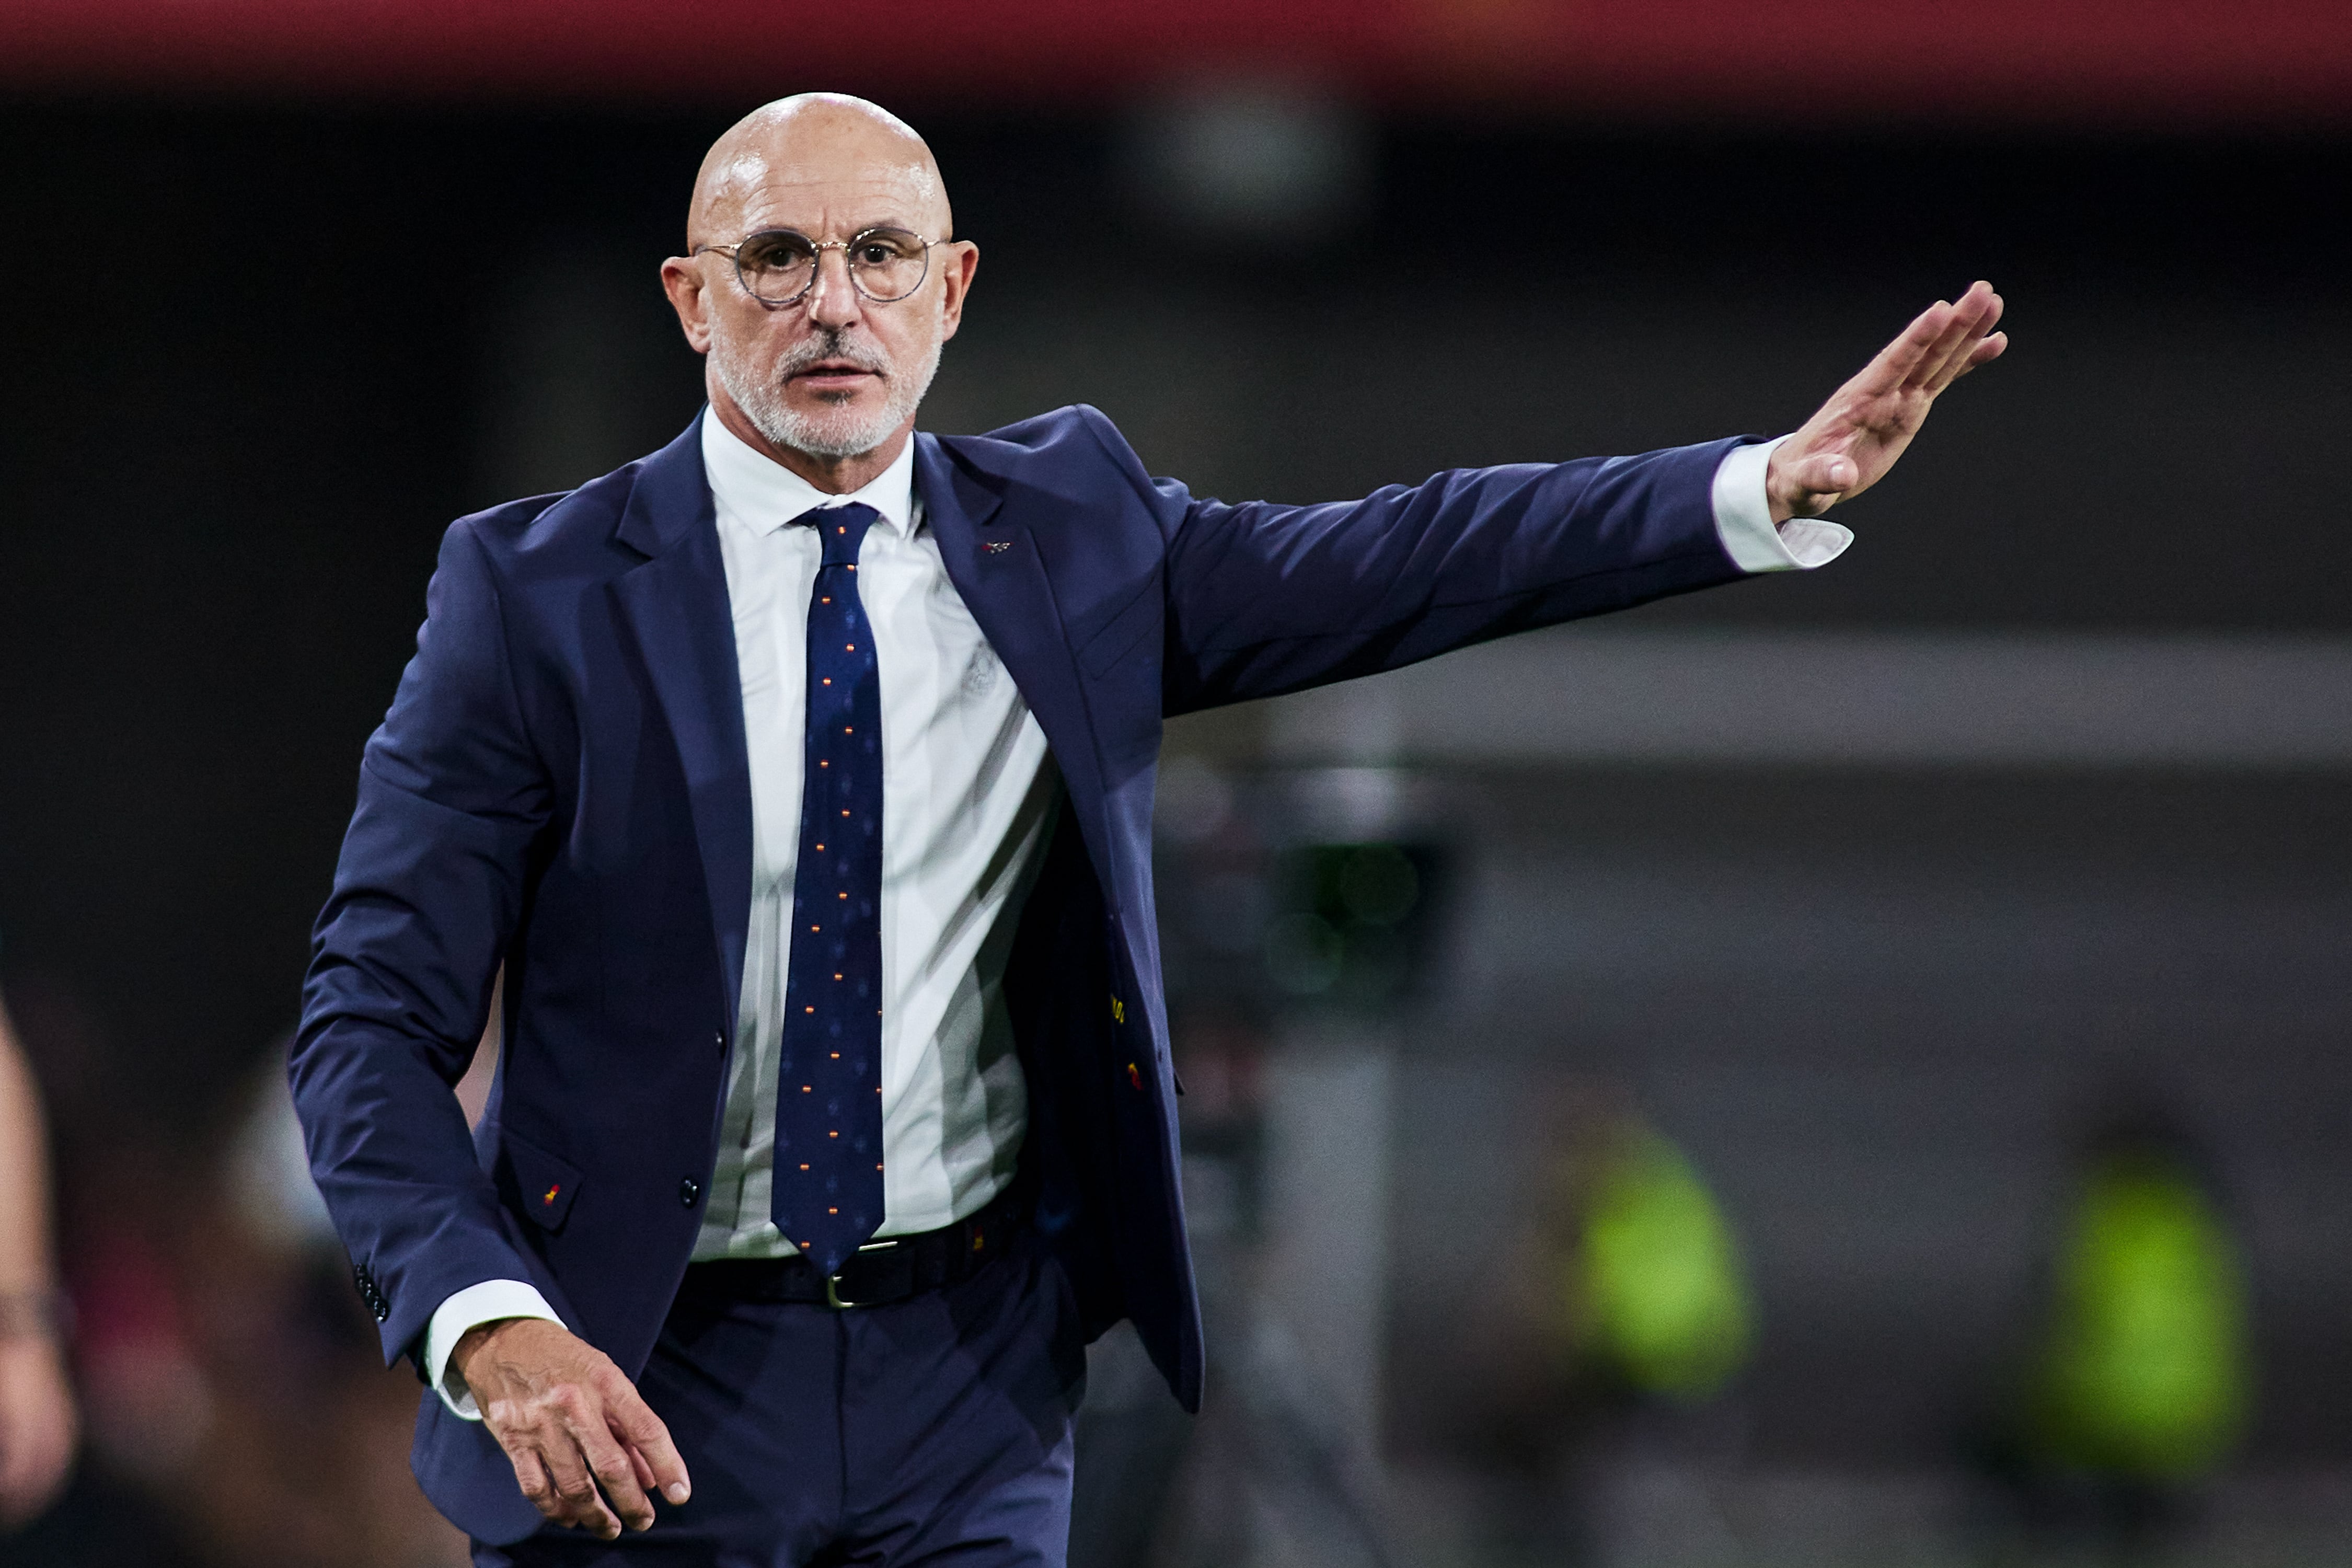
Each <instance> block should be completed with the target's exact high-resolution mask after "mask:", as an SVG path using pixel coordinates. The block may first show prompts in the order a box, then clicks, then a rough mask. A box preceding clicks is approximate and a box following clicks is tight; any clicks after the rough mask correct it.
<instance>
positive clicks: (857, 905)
mask: <svg viewBox="0 0 2352 1568" xmlns="http://www.w3.org/2000/svg"><path fill="white" fill-rule="evenodd" d="M877 515H878V514H877V512H876V511H875V510H874V509H873V508H872V507H869V506H863V505H859V504H857V503H856V502H852V503H851V504H849V505H847V506H838V507H828V508H825V509H824V510H818V511H813V512H810V513H808V514H807V515H806V516H805V517H803V519H802V521H804V522H808V523H811V524H814V526H815V528H816V531H817V534H818V536H819V537H820V538H821V539H822V540H823V541H824V564H823V565H821V566H819V567H818V568H817V574H816V587H815V588H814V590H813V591H812V592H811V593H810V595H809V614H808V721H807V724H806V728H805V730H804V731H803V733H804V736H805V739H804V741H803V761H802V771H801V852H800V865H799V868H798V870H797V871H796V872H795V873H794V876H793V931H792V943H791V953H792V958H791V963H790V964H789V966H788V967H787V970H786V973H785V979H784V1028H783V1039H782V1046H781V1047H780V1049H779V1050H778V1051H777V1053H776V1056H777V1062H776V1068H777V1077H776V1168H775V1189H774V1195H773V1197H772V1200H771V1203H770V1213H771V1215H772V1217H773V1218H774V1220H775V1222H776V1228H777V1229H778V1230H780V1231H782V1232H783V1234H784V1238H785V1239H786V1240H788V1241H790V1242H791V1243H793V1246H795V1247H799V1248H800V1249H801V1250H802V1251H803V1253H805V1254H807V1255H808V1257H809V1258H810V1260H811V1261H813V1262H814V1263H815V1264H816V1266H817V1267H818V1268H821V1269H823V1270H824V1272H825V1273H826V1274H828V1275H831V1274H838V1273H839V1272H841V1266H842V1264H843V1263H845V1262H846V1261H847V1260H848V1259H849V1258H850V1257H851V1256H852V1255H853V1254H855V1253H856V1250H857V1248H858V1246H859V1244H860V1243H862V1242H864V1241H865V1240H866V1238H867V1237H870V1236H872V1235H873V1234H874V1232H875V1230H876V1229H877V1227H878V1226H880V1225H881V1223H882V683H881V678H880V675H879V673H878V671H877V667H876V665H875V662H874V637H873V634H872V632H871V630H870V629H869V628H868V627H867V626H866V612H865V609H864V607H863V606H862V605H860V604H859V603H858V598H857V549H858V546H859V545H860V544H862V543H863V542H865V539H866V529H867V527H868V526H869V525H871V524H872V523H873V521H874V520H875V518H876V517H877Z"/></svg>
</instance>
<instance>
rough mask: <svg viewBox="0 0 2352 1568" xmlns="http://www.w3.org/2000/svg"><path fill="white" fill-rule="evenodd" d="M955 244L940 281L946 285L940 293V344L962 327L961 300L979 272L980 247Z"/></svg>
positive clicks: (962, 242)
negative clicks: (974, 275)
mask: <svg viewBox="0 0 2352 1568" xmlns="http://www.w3.org/2000/svg"><path fill="white" fill-rule="evenodd" d="M954 243H955V254H954V257H953V258H952V259H950V261H949V263H948V265H947V268H946V270H945V276H944V278H943V279H942V281H943V282H945V284H946V285H947V287H946V288H944V289H941V290H940V342H947V341H948V340H949V339H950V338H951V337H953V336H955V335H956V329H957V328H958V327H960V326H961V325H963V298H964V296H965V295H966V294H967V293H969V292H970V291H971V279H972V275H973V274H974V273H976V272H978V271H979V270H980V247H978V246H977V245H974V244H973V243H972V242H971V241H970V240H968V239H960V240H957V241H955V242H954Z"/></svg>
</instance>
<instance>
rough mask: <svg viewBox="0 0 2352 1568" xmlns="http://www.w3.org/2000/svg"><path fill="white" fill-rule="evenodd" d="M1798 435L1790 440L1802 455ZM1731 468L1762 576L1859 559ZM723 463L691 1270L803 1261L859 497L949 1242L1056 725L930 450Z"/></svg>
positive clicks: (476, 1302)
mask: <svg viewBox="0 0 2352 1568" xmlns="http://www.w3.org/2000/svg"><path fill="white" fill-rule="evenodd" d="M1782 439H1786V437H1783V438H1782ZM1779 444H1780V443H1779V442H1772V443H1769V444H1768V445H1763V446H1748V447H1738V448H1735V449H1734V450H1733V451H1732V452H1731V454H1730V455H1729V456H1727V458H1724V460H1723V462H1722V464H1721V465H1720V466H1719V467H1718V468H1717V470H1716V475H1715V483H1714V489H1713V491H1712V500H1713V502H1714V508H1715V523H1716V531H1717V535H1718V536H1719V537H1720V538H1721V540H1722V542H1723V546H1724V549H1725V551H1726V552H1727V553H1728V554H1729V555H1730V556H1731V559H1732V561H1733V563H1735V564H1737V565H1738V566H1739V567H1740V568H1741V569H1742V570H1743V571H1747V572H1780V571H1790V570H1797V569H1807V568H1811V567H1814V566H1819V565H1822V564H1824V563H1827V562H1829V561H1831V560H1832V559H1834V558H1835V557H1836V556H1838V555H1839V554H1840V553H1842V552H1843V551H1844V549H1845V547H1846V546H1847V545H1848V544H1850V543H1852V542H1853V534H1852V533H1851V532H1850V531H1847V530H1846V529H1845V528H1843V527H1842V526H1841V525H1839V524H1837V523H1833V522H1826V521H1821V520H1819V519H1793V520H1791V521H1789V522H1787V523H1783V524H1781V525H1780V526H1779V527H1777V528H1776V527H1775V526H1774V525H1773V522H1772V520H1771V514H1770V510H1769V505H1768V503H1767V501H1766V499H1765V493H1764V469H1765V465H1766V463H1767V461H1768V460H1769V458H1770V456H1771V451H1772V448H1773V447H1776V446H1778V445H1779ZM702 460H703V466H704V469H705V471H706V472H707V473H708V475H709V481H710V490H711V495H712V497H713V499H714V500H715V501H716V503H717V511H718V519H719V553H720V555H721V557H722V558H723V560H724V562H725V564H726V572H727V595H728V602H729V605H730V608H731V610H732V614H733V619H734V624H735V653H736V662H737V664H738V666H739V667H740V673H741V677H742V683H743V732H744V739H745V742H746V743H747V745H748V748H749V752H750V762H751V924H750V928H749V935H748V941H747V943H746V946H745V950H744V958H743V992H742V1005H741V1008H740V1014H739V1017H738V1028H737V1033H736V1050H735V1054H734V1057H733V1058H732V1066H731V1068H730V1075H729V1079H728V1085H727V1104H726V1109H725V1111H724V1114H723V1116H722V1118H721V1121H720V1125H719V1159H718V1165H717V1168H716V1170H715V1171H714V1172H713V1173H712V1178H711V1182H710V1186H709V1202H708V1203H707V1204H706V1205H704V1208H703V1222H702V1230H701V1233H700V1235H699V1236H698V1237H697V1238H696V1241H695V1246H694V1255H693V1256H694V1258H695V1260H696V1261H698V1262H700V1261H704V1260H708V1259H712V1258H779V1257H783V1256H786V1255H788V1254H790V1253H791V1252H793V1250H794V1249H793V1246H792V1244H791V1243H790V1242H788V1241H786V1240H785V1239H784V1238H783V1237H782V1235H780V1234H779V1233H778V1232H777V1230H776V1227H775V1225H774V1223H773V1222H772V1220H771V1219H770V1218H769V1217H768V1207H769V1194H770V1191H771V1179H772V1163H773V1158H774V1146H775V1121H776V1102H775V1077H776V1068H775V1049H776V1045H777V1042H778V1040H779V1038H780V1037H781V1033H782V1020H783V995H784V977H785V974H786V973H787V972H788V967H789V959H790V943H791V941H792V920H791V915H792V901H793V872H794V869H795V862H796V859H797V857H798V854H799V849H800V813H801V782H802V780H801V773H802V768H803V758H802V751H803V747H802V725H803V710H804V708H805V704H806V700H807V691H806V681H807V673H806V672H807V626H808V603H809V594H810V590H811V588H812V585H813V584H814V582H815V580H816V571H817V565H818V563H819V561H820V559H821V558H822V550H821V547H820V546H819V544H818V542H817V538H816V534H815V531H814V530H813V529H809V528H796V527H793V526H792V524H793V522H794V521H796V520H797V519H799V518H800V517H801V516H802V515H803V514H804V513H806V512H808V511H811V510H816V509H818V508H821V507H827V506H837V505H840V504H842V503H844V502H846V501H862V502H864V503H865V504H866V505H867V506H870V507H872V508H873V509H874V510H875V511H876V512H877V513H878V514H879V521H877V522H875V523H874V525H873V526H872V527H871V528H870V529H869V530H868V531H867V532H866V542H865V544H864V546H863V547H862V548H861V550H860V552H859V554H858V562H857V566H858V571H857V582H858V595H859V598H860V600H861V602H862V605H863V607H864V609H865V612H866V620H867V621H868V623H869V624H870V625H871V626H872V627H873V631H874V649H875V657H876V659H877V663H878V665H879V666H880V676H881V686H882V693H881V696H882V779H883V784H882V789H883V804H882V910H881V916H882V988H883V1009H882V1142H883V1147H884V1151H885V1152H884V1156H883V1167H884V1183H885V1187H884V1205H885V1213H886V1218H885V1219H884V1221H883V1224H882V1227H881V1229H880V1230H879V1231H878V1232H877V1235H882V1236H895V1235H906V1234H910V1233H913V1232H918V1231H925V1230H935V1229H937V1228H939V1227H940V1226H945V1225H950V1224H952V1223H953V1222H955V1221H956V1220H959V1219H962V1218H965V1217H968V1216H969V1215H973V1214H976V1213H978V1212H979V1211H980V1210H981V1209H982V1208H984V1207H986V1206H987V1205H988V1204H989V1202H990V1201H991V1200H992V1199H993V1198H994V1197H995V1196H996V1195H997V1194H999V1193H1000V1192H1002V1191H1003V1189H1004V1187H1005V1186H1006V1184H1008V1183H1010V1182H1011V1180H1012V1178H1013V1166H1014V1163H1015V1162H1016V1160H1017V1159H1018V1156H1019V1153H1020V1149H1021V1141H1022V1137H1023V1134H1024V1131H1026V1128H1027V1121H1028V1095H1027V1089H1026V1085H1025V1084H1024V1080H1023V1078H1022V1073H1021V1064H1020V1060H1019V1058H1018V1057H1017V1056H1016V1055H1015V1054H1014V1047H1013V1032H1012V1027H1011V1024H1010V1022H1009V1020H1008V1019H1007V1018H1006V1016H1005V1013H1004V1008H1003V996H1002V984H1003V976H1004V964H1005V960H1006V957H1007V955H1008V952H1009V951H1010V949H1011V946H1012V942H1013V931H1014V927H1015V926H1016V924H1017V923H1018V921H1019V918H1020V912H1021V907H1022V904H1023V901H1024V899H1025V898H1026V896H1027V892H1028V888H1029V884H1030V882H1031V881H1032V879H1034V876H1035V873H1036V869H1037V866H1038V863H1039V860H1040V858H1041V856H1042V853H1043V850H1044V848H1045V838H1046V833H1047V829H1048V828H1049V827H1050V826H1051V825H1052V822H1053V817H1054V812H1055V806H1056V805H1057V804H1058V803H1059V800H1060V796H1061V782H1060V776H1059V774H1058V773H1056V772H1055V768H1054V765H1053V759H1052V756H1051V754H1050V753H1049V752H1047V750H1046V746H1045V731H1043V730H1041V729H1040V728H1039V727H1038V724H1037V721H1036V719H1035V718H1034V716H1033V715H1032V714H1031V713H1030V711H1029V705H1028V703H1027V702H1026V701H1025V700H1024V699H1023V698H1022V696H1021V694H1020V692H1018V691H1017V690H1015V689H1014V688H1013V681H1012V679H1011V678H1010V677H1009V676H1007V675H1006V674H1005V672H1004V668H1003V665H1002V664H1001V663H1000V662H999V661H998V659H997V658H996V653H995V650H994V649H992V648H991V647H989V645H988V640H987V638H986V637H982V635H981V630H980V626H979V625H978V623H976V622H975V621H973V619H972V618H971V612H970V611H969V610H967V609H966V608H965V607H964V604H963V600H962V598H961V595H958V594H957V593H956V590H955V585H954V584H953V583H951V582H950V581H949V579H948V575H947V571H946V568H945V566H944V564H943V563H941V561H940V552H939V545H938V542H936V540H934V539H933V537H932V536H931V533H930V531H929V529H927V528H926V527H925V526H924V524H923V510H922V502H921V500H920V498H919V497H917V496H916V495H915V494H914V443H913V442H912V441H909V442H908V444H907V447H906V449H905V450H903V451H901V452H900V453H899V454H898V458H897V459H896V460H895V461H894V462H892V463H891V465H890V466H889V467H888V468H886V469H884V470H883V471H882V473H881V474H880V475H879V476H878V477H877V478H876V479H874V481H873V482H872V483H870V484H868V485H866V487H865V488H864V489H860V490H858V491H856V493H855V494H852V495H846V496H834V495H827V494H825V493H824V491H821V490H819V489H816V488H815V487H814V486H813V485H811V484H810V483H809V482H808V481H807V480H805V479H802V478H801V477H800V476H799V475H797V474H795V473H793V471H792V470H790V469H789V468H784V467H783V466H782V465H781V464H779V463H776V462H775V461H773V460H772V459H771V458H767V457H766V456H764V455H763V454H761V453H760V452H757V451H755V450H753V449H752V448H751V447H749V446H747V445H745V444H744V443H743V442H742V441H741V440H740V438H738V437H736V436H735V435H733V434H732V433H731V432H730V431H729V430H728V429H727V427H726V426H724V425H722V424H721V423H720V422H719V419H718V418H717V416H713V415H706V416H705V417H704V419H703V421H702ZM517 1317H531V1318H545V1319H547V1320H549V1321H554V1322H561V1321H562V1319H561V1318H560V1317H559V1316H558V1315H557V1314H556V1313H555V1312H554V1311H553V1310H551V1309H550V1308H549V1306H548V1304H547V1301H546V1300H545V1299H544V1298H543V1297H542V1296H541V1294H540V1293H539V1291H538V1290H537V1289H533V1288H532V1287H531V1286H530V1285H529V1284H527V1283H525V1282H523V1281H521V1280H514V1279H490V1280H485V1281H484V1282H482V1283H481V1284H478V1285H473V1286H469V1287H467V1289H463V1290H460V1291H458V1292H457V1293H456V1294H455V1295H453V1296H451V1297H450V1298H449V1299H448V1300H446V1301H444V1302H443V1303H442V1304H441V1306H440V1308H439V1309H438V1310H436V1311H435V1312H434V1314H433V1319H432V1321H431V1322H430V1323H429V1324H428V1325H427V1326H426V1330H425V1371H426V1375H427V1376H428V1377H430V1378H431V1379H432V1381H433V1384H434V1386H435V1387H436V1388H437V1389H439V1390H440V1392H441V1397H442V1398H443V1399H444V1400H446V1401H447V1402H448V1405H449V1408H450V1409H451V1410H452V1411H453V1412H455V1413H456V1414H457V1415H461V1416H464V1417H465V1418H467V1419H468V1420H478V1419H480V1413H479V1411H478V1409H477V1408H476V1405H475V1401H474V1397H473V1394H471V1393H470V1392H469V1391H468V1390H467V1387H466V1385H465V1382H464V1380H463V1379H462V1378H460V1377H459V1376H457V1373H456V1371H455V1370H454V1369H453V1368H451V1367H450V1366H449V1364H448V1361H449V1352H450V1351H451V1350H452V1349H454V1348H455V1347H456V1345H457V1341H458V1339H459V1338H460V1337H461V1336H462V1335H464V1333H465V1332H466V1331H467V1330H468V1329H471V1328H474V1327H476V1326H478V1325H479V1324H482V1323H487V1322H492V1321H497V1320H499V1319H501V1318H517Z"/></svg>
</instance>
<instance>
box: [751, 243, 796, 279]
mask: <svg viewBox="0 0 2352 1568" xmlns="http://www.w3.org/2000/svg"><path fill="white" fill-rule="evenodd" d="M743 259H744V261H745V262H746V263H748V264H749V265H751V266H752V267H756V268H761V270H762V271H777V272H788V271H790V270H792V269H793V268H795V267H805V266H807V265H808V250H807V247H803V246H798V245H794V244H793V243H792V242H790V241H789V240H771V241H769V242H768V243H766V244H764V245H753V246H746V247H744V249H743Z"/></svg>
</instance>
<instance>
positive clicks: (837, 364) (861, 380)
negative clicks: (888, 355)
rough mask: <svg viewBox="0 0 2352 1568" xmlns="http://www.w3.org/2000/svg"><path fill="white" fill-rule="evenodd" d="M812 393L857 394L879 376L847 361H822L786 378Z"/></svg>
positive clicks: (862, 366)
mask: <svg viewBox="0 0 2352 1568" xmlns="http://www.w3.org/2000/svg"><path fill="white" fill-rule="evenodd" d="M785 379H787V380H788V381H792V382H795V383H798V384H800V385H803V386H805V387H807V388H808V389H809V390H810V391H811V392H855V391H856V390H857V389H858V388H859V387H860V386H863V385H864V384H866V382H867V381H869V380H879V379H880V376H879V374H877V372H875V371H871V370H868V369H867V368H866V366H864V365H862V364H858V363H856V362H855V361H852V360H845V359H821V360H819V361H817V362H816V363H814V364H812V365H808V366H806V367H804V368H803V369H800V370H796V371H794V372H793V373H792V374H791V375H790V376H788V377H786V378H785Z"/></svg>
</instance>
